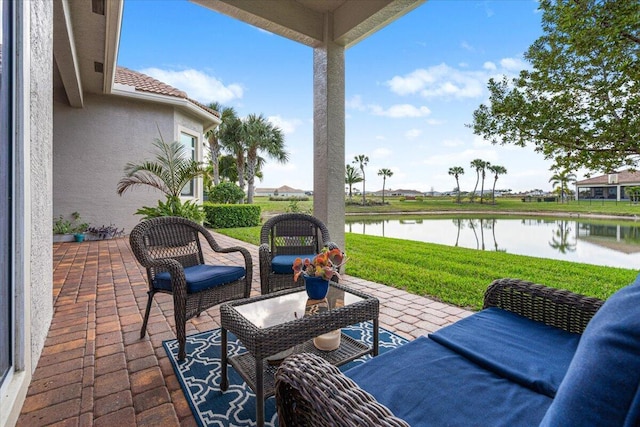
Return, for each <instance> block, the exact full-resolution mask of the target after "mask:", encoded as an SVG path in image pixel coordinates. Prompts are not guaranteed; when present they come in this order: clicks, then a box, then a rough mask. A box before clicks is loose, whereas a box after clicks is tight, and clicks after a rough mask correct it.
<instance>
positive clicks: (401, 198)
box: [398, 196, 407, 202]
mask: <svg viewBox="0 0 640 427" xmlns="http://www.w3.org/2000/svg"><path fill="white" fill-rule="evenodd" d="M398 200H400V201H401V202H404V201H405V200H407V198H406V197H404V196H400V197H399V198H398Z"/></svg>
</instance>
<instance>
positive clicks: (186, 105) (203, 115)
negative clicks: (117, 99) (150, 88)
mask: <svg viewBox="0 0 640 427" xmlns="http://www.w3.org/2000/svg"><path fill="white" fill-rule="evenodd" d="M111 94H112V95H117V96H124V97H126V98H134V99H138V100H141V101H147V102H156V103H159V104H165V105H173V106H175V107H179V108H181V109H184V110H186V111H188V112H189V113H192V114H194V115H195V116H197V117H198V118H200V119H203V122H202V128H203V129H202V131H203V133H207V132H208V131H210V130H212V129H215V128H216V127H217V126H218V125H219V124H220V123H221V122H222V120H220V118H218V117H217V116H216V115H214V114H211V113H209V112H208V111H205V110H203V109H202V108H200V107H199V106H197V105H196V104H194V103H193V102H191V101H189V100H188V99H185V98H178V97H175V96H169V95H160V94H157V93H151V92H141V91H136V90H135V89H133V90H131V87H130V86H126V85H121V84H117V83H114V84H113V87H112V89H111Z"/></svg>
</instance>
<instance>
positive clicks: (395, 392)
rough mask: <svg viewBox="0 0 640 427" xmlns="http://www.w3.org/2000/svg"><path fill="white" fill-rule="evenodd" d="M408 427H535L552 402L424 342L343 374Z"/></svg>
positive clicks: (429, 341)
mask: <svg viewBox="0 0 640 427" xmlns="http://www.w3.org/2000/svg"><path fill="white" fill-rule="evenodd" d="M345 375H347V376H349V377H350V378H351V379H353V380H354V381H355V382H356V383H357V384H358V385H359V386H360V387H361V388H363V389H364V390H366V391H368V392H369V393H371V394H372V395H373V396H374V397H375V398H376V400H378V402H380V403H381V404H383V405H385V406H386V407H387V408H389V409H390V410H391V412H393V414H394V415H395V416H397V417H399V418H402V419H403V420H405V421H406V422H408V423H409V424H410V425H411V426H412V427H420V426H431V427H433V426H472V425H485V426H492V427H496V426H509V427H512V426H532V425H537V424H538V423H539V422H540V420H541V419H542V417H543V416H544V414H545V412H546V410H547V408H548V407H549V405H550V404H551V398H549V397H547V396H545V395H543V394H540V393H536V392H534V391H532V390H530V389H528V388H526V387H522V386H520V385H518V384H516V383H513V382H511V381H509V380H507V379H504V378H502V377H500V376H499V375H496V374H494V373H493V372H490V371H488V370H486V369H483V368H482V367H480V366H478V365H477V364H475V363H473V362H471V361H469V360H468V359H466V358H464V357H462V356H460V355H459V354H457V353H456V352H454V351H452V350H450V349H449V348H447V347H444V346H442V345H440V344H438V343H436V342H434V341H432V340H431V339H429V338H427V337H420V338H417V339H416V340H414V341H411V342H410V343H408V344H405V345H403V346H401V347H399V348H397V349H394V350H391V351H389V352H386V353H383V354H381V355H379V356H377V357H374V358H373V359H371V360H369V361H367V362H366V363H363V364H361V365H358V366H356V367H354V368H352V369H349V370H348V371H346V372H345Z"/></svg>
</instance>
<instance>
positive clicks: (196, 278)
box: [153, 264, 246, 294]
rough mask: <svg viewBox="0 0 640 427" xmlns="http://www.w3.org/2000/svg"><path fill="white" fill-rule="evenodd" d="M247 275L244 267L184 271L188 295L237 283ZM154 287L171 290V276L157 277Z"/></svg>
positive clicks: (205, 266)
mask: <svg viewBox="0 0 640 427" xmlns="http://www.w3.org/2000/svg"><path fill="white" fill-rule="evenodd" d="M245 275H246V271H245V269H244V267H234V266H229V265H207V264H200V265H194V266H193V267H186V268H185V269H184V276H185V279H186V280H187V293H190V294H191V293H195V292H199V291H203V290H205V289H209V288H213V287H214V286H220V285H224V284H227V283H231V282H235V281H236V280H239V279H241V278H242V277H244V276H245ZM153 287H154V288H158V289H165V290H167V291H170V290H171V275H170V274H169V272H168V271H164V272H162V273H159V274H157V275H156V277H155V280H154V281H153Z"/></svg>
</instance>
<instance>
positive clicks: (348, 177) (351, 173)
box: [344, 165, 362, 199]
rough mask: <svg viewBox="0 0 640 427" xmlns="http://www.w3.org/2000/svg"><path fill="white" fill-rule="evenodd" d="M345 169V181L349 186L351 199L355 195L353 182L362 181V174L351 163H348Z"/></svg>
mask: <svg viewBox="0 0 640 427" xmlns="http://www.w3.org/2000/svg"><path fill="white" fill-rule="evenodd" d="M345 171H346V172H345V177H344V183H345V184H347V185H348V186H349V199H351V197H352V195H353V184H357V183H359V182H362V175H360V171H359V170H358V169H356V168H354V167H353V166H351V165H347V167H346V169H345Z"/></svg>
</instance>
